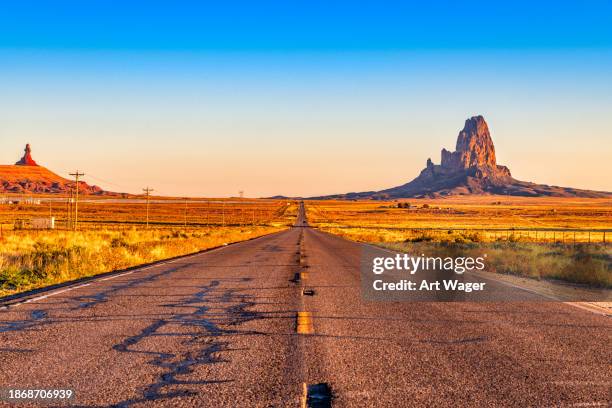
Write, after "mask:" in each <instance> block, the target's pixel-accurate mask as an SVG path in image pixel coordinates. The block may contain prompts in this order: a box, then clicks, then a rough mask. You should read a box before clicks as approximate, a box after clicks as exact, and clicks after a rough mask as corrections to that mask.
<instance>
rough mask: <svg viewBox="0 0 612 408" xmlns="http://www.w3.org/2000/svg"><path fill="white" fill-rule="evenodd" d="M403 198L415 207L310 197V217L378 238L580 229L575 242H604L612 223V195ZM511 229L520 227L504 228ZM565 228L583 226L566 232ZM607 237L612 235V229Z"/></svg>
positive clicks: (552, 237)
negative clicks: (583, 197) (605, 231)
mask: <svg viewBox="0 0 612 408" xmlns="http://www.w3.org/2000/svg"><path fill="white" fill-rule="evenodd" d="M402 202H403V203H409V204H410V205H411V207H412V208H398V207H397V206H398V202H380V201H359V202H351V201H319V202H308V203H307V209H308V217H309V221H310V223H311V224H313V225H315V226H317V227H320V228H323V229H329V230H332V229H333V230H334V231H335V232H338V231H337V230H338V229H339V228H346V227H350V229H351V230H353V231H352V232H351V234H352V235H359V234H363V235H364V240H371V239H372V236H374V237H377V238H376V239H377V240H379V241H398V240H405V239H412V238H417V237H418V236H420V235H427V236H429V237H430V238H431V239H433V240H448V238H449V236H450V238H452V239H454V238H455V237H457V236H465V235H471V236H474V235H478V239H479V240H481V241H497V240H500V239H504V240H524V241H547V242H557V241H565V242H573V241H574V235H575V239H576V242H588V241H589V240H591V241H592V242H601V241H602V240H603V232H602V230H604V229H611V228H612V200H611V199H582V198H571V199H570V198H548V197H545V198H527V197H526V198H522V197H506V196H463V197H462V196H458V197H449V198H446V199H436V200H433V199H413V200H405V201H402ZM395 229H397V230H395ZM400 229H405V230H404V231H402V230H400ZM421 229H437V231H429V232H427V231H422V230H421ZM508 229H516V231H499V230H508ZM564 229H571V230H574V229H578V230H583V232H581V231H578V232H576V233H575V234H574V231H571V232H570V231H568V232H565V233H564V232H563V230H564ZM394 230H395V231H394ZM449 230H451V233H450V234H449V233H448V231H449ZM495 230H498V231H495ZM537 230H540V232H536V231H537ZM542 230H549V232H544V231H542ZM553 230H557V231H555V232H553ZM588 230H595V231H594V232H590V233H589V232H588ZM606 238H607V239H608V240H612V233H608V235H607V237H606Z"/></svg>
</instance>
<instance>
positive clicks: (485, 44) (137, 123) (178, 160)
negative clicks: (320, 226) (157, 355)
mask: <svg viewBox="0 0 612 408" xmlns="http://www.w3.org/2000/svg"><path fill="white" fill-rule="evenodd" d="M126 3H129V4H127V5H126ZM425 3H427V4H425ZM611 51H612V2H609V1H607V2H604V1H590V2H578V1H576V2H442V1H439V2H358V4H357V2H333V4H331V3H330V2H215V3H206V2H187V1H182V2H181V1H175V2H155V1H152V2H151V1H149V2H120V1H87V2H82V1H54V2H51V1H49V2H42V1H20V2H11V3H10V4H8V5H7V4H4V5H3V8H2V10H1V11H0V88H1V89H2V92H1V93H0V141H1V142H2V145H3V148H2V149H0V162H3V163H6V162H13V161H15V160H16V159H17V157H16V156H18V155H19V154H20V151H21V149H22V145H23V144H24V143H25V142H30V143H32V145H33V147H34V154H35V158H36V159H37V160H38V161H40V162H42V163H43V164H45V165H46V166H47V167H49V168H51V169H53V170H56V171H57V172H58V173H60V174H66V173H68V172H69V171H71V170H74V168H77V167H78V168H80V169H83V170H85V171H86V172H87V173H88V174H89V175H90V176H91V177H95V178H92V179H90V180H89V181H91V182H94V183H97V184H101V185H102V186H103V187H106V188H109V189H113V190H117V189H120V190H122V191H134V192H137V191H139V190H140V188H141V187H142V186H145V185H154V187H156V190H157V191H160V192H162V193H165V194H174V195H206V196H222V195H232V194H234V195H235V194H236V192H237V191H238V190H245V191H246V194H247V195H252V196H260V195H272V194H294V195H302V194H303V195H309V194H324V193H337V192H343V191H355V190H370V189H378V188H385V187H391V186H394V185H397V184H401V183H404V182H406V181H409V180H410V179H412V178H413V177H414V176H416V175H417V174H418V171H420V169H421V168H422V167H423V166H424V163H425V160H426V159H427V157H432V159H433V160H434V162H439V150H440V149H441V148H442V147H447V148H452V147H453V145H454V142H455V138H456V135H457V132H458V131H459V130H460V128H461V127H462V125H463V121H464V120H465V119H466V118H467V117H469V116H471V115H474V114H483V115H484V116H485V118H486V119H487V120H488V122H489V125H490V128H491V130H492V132H493V139H494V142H495V144H496V147H497V151H498V158H499V161H500V163H501V164H506V165H508V166H509V167H510V169H511V170H512V171H513V174H514V175H515V176H517V177H518V178H522V179H527V180H532V181H537V182H543V183H550V184H558V185H570V186H574V187H584V188H596V189H605V190H612V184H611V183H612V181H611V180H610V178H609V177H608V176H607V175H609V174H612V167H611V164H610V163H609V160H608V158H609V157H611V156H612V145H611V143H610V139H611V138H610V135H612V123H611V122H612V120H611V119H610V113H611V111H612V96H611V95H612V81H610V78H611V75H612V52H611ZM100 180H104V181H100Z"/></svg>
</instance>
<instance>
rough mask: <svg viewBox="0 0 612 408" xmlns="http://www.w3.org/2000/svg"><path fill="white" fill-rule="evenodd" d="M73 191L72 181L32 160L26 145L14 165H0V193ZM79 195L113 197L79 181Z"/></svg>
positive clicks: (30, 152) (109, 193)
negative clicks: (21, 155)
mask: <svg viewBox="0 0 612 408" xmlns="http://www.w3.org/2000/svg"><path fill="white" fill-rule="evenodd" d="M71 190H74V181H72V180H68V179H65V178H63V177H61V176H59V175H57V174H55V173H53V172H52V171H50V170H48V169H47V168H45V167H43V166H40V165H38V164H37V163H36V161H35V160H34V159H33V158H32V149H31V147H30V145H29V144H26V147H25V153H24V155H23V157H22V158H21V160H19V161H18V162H17V163H15V164H14V165H0V193H26V194H29V193H50V194H54V193H64V194H65V193H69V192H70V191H71ZM79 193H81V194H96V195H115V194H116V193H111V192H108V191H104V190H102V189H101V188H100V187H98V186H91V185H89V184H87V183H85V182H83V181H79Z"/></svg>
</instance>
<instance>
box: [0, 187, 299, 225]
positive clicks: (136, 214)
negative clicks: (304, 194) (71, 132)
mask: <svg viewBox="0 0 612 408" xmlns="http://www.w3.org/2000/svg"><path fill="white" fill-rule="evenodd" d="M3 201H4V202H5V203H4V204H2V202H3ZM8 202H15V204H8ZM297 208H298V207H297V203H296V202H295V201H289V200H265V199H261V200H256V199H240V198H234V199H178V198H165V197H153V198H151V201H150V203H149V224H150V225H153V226H156V227H163V226H183V227H185V226H187V227H190V226H191V227H193V226H244V225H271V226H281V225H290V224H291V223H292V222H293V221H294V220H295V215H296V214H297ZM78 210H79V223H80V224H81V225H82V226H84V227H104V228H121V227H123V226H127V227H131V226H143V225H145V223H146V219H147V218H146V213H147V205H146V200H145V199H144V198H143V197H130V198H127V199H123V198H120V197H97V196H82V197H81V199H80V201H79V207H78ZM73 214H74V206H71V204H70V202H69V198H68V197H60V196H57V195H55V196H49V195H47V196H44V195H32V196H26V195H6V196H2V197H0V226H1V227H2V229H3V230H6V229H12V228H13V227H14V226H16V225H18V226H21V225H23V226H25V227H26V228H27V227H28V226H29V225H30V224H31V220H32V219H33V218H42V217H54V218H55V219H56V225H57V226H58V227H59V228H64V229H66V228H70V227H71V221H72V219H73Z"/></svg>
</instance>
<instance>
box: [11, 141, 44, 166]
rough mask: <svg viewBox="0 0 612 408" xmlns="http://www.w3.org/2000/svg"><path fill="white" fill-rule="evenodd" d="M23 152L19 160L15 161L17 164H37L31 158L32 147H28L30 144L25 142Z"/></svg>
mask: <svg viewBox="0 0 612 408" xmlns="http://www.w3.org/2000/svg"><path fill="white" fill-rule="evenodd" d="M24 151H25V154H24V155H23V157H22V158H21V160H19V161H18V162H17V163H15V164H16V165H18V166H38V164H36V162H35V161H34V159H32V149H31V148H30V144H29V143H28V144H26V147H25V150H24Z"/></svg>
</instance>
